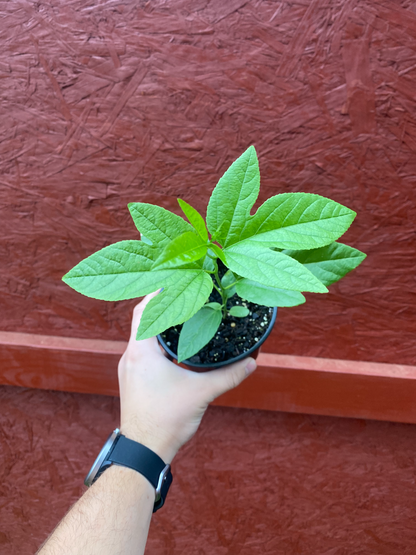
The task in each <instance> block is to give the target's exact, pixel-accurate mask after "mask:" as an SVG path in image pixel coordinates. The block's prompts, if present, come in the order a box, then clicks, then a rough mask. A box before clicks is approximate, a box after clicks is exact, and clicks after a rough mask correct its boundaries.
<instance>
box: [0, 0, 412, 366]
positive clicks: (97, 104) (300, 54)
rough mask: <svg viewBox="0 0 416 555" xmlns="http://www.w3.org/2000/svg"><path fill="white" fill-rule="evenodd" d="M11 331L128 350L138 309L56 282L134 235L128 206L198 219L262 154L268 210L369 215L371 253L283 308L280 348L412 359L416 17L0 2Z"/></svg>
mask: <svg viewBox="0 0 416 555" xmlns="http://www.w3.org/2000/svg"><path fill="white" fill-rule="evenodd" d="M0 9H1V12H2V13H1V19H0V21H1V39H0V40H1V47H2V58H1V61H0V77H1V80H0V83H1V96H2V100H1V112H2V114H1V120H0V121H1V124H0V126H1V142H0V169H1V174H2V176H1V181H0V221H1V224H2V225H1V230H2V237H1V240H0V259H1V260H2V265H1V267H0V299H1V300H0V303H1V306H0V313H1V328H2V329H4V330H9V331H23V332H33V333H45V334H55V335H69V336H78V337H89V338H101V337H103V338H107V339H124V338H126V336H127V331H128V327H129V318H130V313H129V310H127V307H129V308H130V307H131V303H118V304H109V303H105V302H101V301H94V300H87V299H86V298H84V297H81V296H80V295H78V294H76V293H75V292H73V291H71V290H70V289H69V288H68V287H66V286H65V285H64V284H63V283H61V281H60V277H61V276H62V275H63V274H64V273H65V272H66V271H67V270H68V269H70V268H71V267H72V266H73V265H74V264H76V263H77V262H78V261H79V260H81V259H82V258H84V257H85V256H87V255H89V254H91V253H92V252H94V251H96V250H97V249H99V248H101V247H104V246H105V245H108V244H109V243H111V242H115V241H118V240H121V239H127V238H135V237H137V233H136V231H135V228H134V226H133V223H132V222H131V221H130V216H129V214H128V211H127V208H126V204H127V202H129V201H143V202H151V203H156V204H159V205H161V206H164V207H165V208H168V209H171V210H174V211H177V212H179V211H178V208H177V204H176V200H175V199H176V197H178V196H180V197H182V198H184V199H185V200H187V201H188V202H190V203H191V204H193V205H195V207H196V208H198V209H200V210H204V208H205V206H206V204H207V201H208V198H209V195H210V192H211V190H212V189H213V187H214V186H215V184H216V182H217V179H218V178H219V177H220V176H221V175H222V173H223V172H224V171H225V170H226V168H227V167H228V166H229V164H230V163H231V162H232V161H233V160H234V159H235V158H236V157H237V156H238V155H239V154H241V153H242V152H243V151H244V150H245V149H246V148H247V147H248V145H250V144H254V145H255V146H256V148H257V150H258V154H259V157H260V166H261V174H262V191H261V200H262V201H263V200H264V199H266V198H267V197H269V196H271V195H274V194H276V193H279V192H284V191H306V192H315V193H319V194H322V195H326V196H329V197H331V198H333V199H335V200H337V201H339V202H341V203H344V204H346V205H347V206H349V207H351V208H353V209H355V210H356V211H357V212H358V214H359V215H358V218H357V220H356V223H355V224H354V226H353V228H352V229H351V231H349V232H348V233H347V235H346V236H345V242H347V243H349V244H352V245H354V246H356V247H357V248H359V249H361V250H364V251H365V252H367V253H368V259H367V260H366V262H365V263H364V264H363V265H362V267H360V268H359V269H358V270H357V271H356V272H355V273H354V274H352V275H351V276H349V277H347V278H346V279H345V280H344V281H342V282H341V283H340V284H337V285H334V286H332V287H331V292H330V293H329V294H328V295H326V296H320V295H315V296H314V295H308V300H307V303H306V305H303V306H300V307H297V308H294V309H286V310H285V309H283V310H281V311H280V315H279V322H278V325H277V326H276V328H275V331H274V333H273V336H272V338H271V340H270V341H269V343H268V345H267V350H269V351H275V352H279V353H287V354H299V355H309V356H321V357H332V358H340V359H345V358H347V359H348V358H349V359H358V360H375V361H380V362H400V363H404V364H413V363H414V360H415V355H416V342H415V341H414V337H415V332H416V311H415V303H414V299H415V297H414V256H415V250H416V249H415V245H416V236H415V232H414V229H415V224H414V222H415V220H416V207H415V202H414V198H415V195H414V188H415V182H416V177H415V174H416V162H415V160H416V158H415V155H416V115H415V90H416V86H415V85H416V66H415V64H414V60H415V50H416V8H415V5H414V3H412V2H408V1H407V0H403V1H395V2H394V1H388V0H381V1H379V2H373V1H370V0H363V1H360V2H357V1H356V0H325V1H323V0H312V1H311V2H286V1H282V2H275V1H262V2H257V1H255V0H249V1H247V0H230V1H227V2H224V1H222V0H212V1H210V2H208V1H207V0H203V1H200V0H197V1H192V2H191V1H184V0H172V1H170V2H168V3H167V2H165V1H162V0H156V1H152V2H144V1H141V2H137V1H118V2H107V3H98V2H94V1H90V0H79V1H76V2H64V1H62V0H52V1H51V2H44V3H42V2H40V3H38V2H30V1H28V0H22V1H20V2H6V3H3V4H2V5H1V8H0Z"/></svg>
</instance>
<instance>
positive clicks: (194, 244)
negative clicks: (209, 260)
mask: <svg viewBox="0 0 416 555" xmlns="http://www.w3.org/2000/svg"><path fill="white" fill-rule="evenodd" d="M207 249H208V245H207V243H204V241H203V240H202V239H201V237H200V236H199V235H197V234H196V233H195V232H193V231H187V232H186V233H182V235H179V237H176V238H175V239H173V240H172V241H171V242H170V243H168V244H167V245H166V247H165V248H164V250H163V252H162V253H161V255H160V256H159V258H158V259H157V260H156V262H155V263H154V265H153V269H159V270H160V269H162V268H174V267H177V266H182V265H183V264H189V263H190V262H194V261H195V260H199V259H200V258H202V257H204V256H205V255H206V253H207Z"/></svg>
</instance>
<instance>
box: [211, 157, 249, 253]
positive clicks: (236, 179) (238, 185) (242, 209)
mask: <svg viewBox="0 0 416 555" xmlns="http://www.w3.org/2000/svg"><path fill="white" fill-rule="evenodd" d="M259 190H260V172H259V164H258V161H257V155H256V150H255V148H254V146H250V147H249V148H248V149H247V150H246V151H245V152H244V153H243V154H242V155H241V156H240V157H239V158H238V159H237V160H236V161H235V162H234V163H233V164H232V165H231V166H230V168H229V169H228V170H227V171H226V172H225V174H224V175H223V176H222V177H221V179H220V180H219V182H218V184H217V186H216V187H215V189H214V190H213V192H212V195H211V198H210V200H209V203H208V208H207V224H208V229H209V232H210V233H211V235H214V234H215V238H216V241H218V243H220V244H221V245H222V246H224V247H225V246H227V245H231V244H232V243H235V242H236V241H237V240H238V238H239V236H240V234H241V230H242V229H243V227H244V224H245V222H246V220H247V218H248V217H249V216H250V210H251V209H252V207H253V204H254V203H255V201H256V198H257V196H258V194H259ZM221 225H222V227H221V230H220V232H219V233H218V230H219V228H220V226H221Z"/></svg>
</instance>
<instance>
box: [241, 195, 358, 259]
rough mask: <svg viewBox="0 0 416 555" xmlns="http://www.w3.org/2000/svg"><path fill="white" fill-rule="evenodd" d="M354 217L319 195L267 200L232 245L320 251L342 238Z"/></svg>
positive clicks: (346, 209) (283, 196)
mask: <svg viewBox="0 0 416 555" xmlns="http://www.w3.org/2000/svg"><path fill="white" fill-rule="evenodd" d="M355 216H356V213H355V212H354V211H352V210H350V209H349V208H346V207H345V206H342V205H341V204H338V203H337V202H335V201H333V200H330V199H327V198H325V197H321V196H320V195H313V194H309V193H284V194H281V195H276V196H274V197H271V198H269V199H268V200H266V202H265V203H264V204H262V206H260V208H259V209H258V210H257V212H256V213H255V215H254V216H251V217H250V218H249V220H248V221H247V222H246V225H245V228H244V230H243V231H242V233H241V235H240V236H239V237H238V238H236V237H235V236H234V237H233V242H234V243H237V242H242V241H244V240H245V239H250V241H251V242H255V243H258V244H259V245H260V246H263V247H278V248H282V249H294V250H305V249H314V248H319V247H323V246H325V245H328V244H329V243H332V242H333V241H335V240H336V239H338V238H339V237H341V235H342V234H343V233H345V231H347V229H348V228H349V226H350V225H351V223H352V221H353V220H354V218H355Z"/></svg>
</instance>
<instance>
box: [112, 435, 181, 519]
mask: <svg viewBox="0 0 416 555" xmlns="http://www.w3.org/2000/svg"><path fill="white" fill-rule="evenodd" d="M107 461H108V462H109V463H110V464H111V463H113V464H118V465H121V466H127V467H128V468H132V469H133V470H136V471H137V472H139V473H140V474H142V475H143V476H144V477H145V478H146V479H147V480H149V482H150V483H151V484H152V486H153V487H154V488H155V490H156V498H155V504H154V507H153V512H156V511H157V510H158V509H160V508H161V507H163V504H164V502H165V498H166V495H167V493H168V490H169V487H170V485H171V483H172V479H173V477H172V472H171V469H170V465H167V464H165V463H164V462H163V460H162V459H161V458H160V457H159V455H157V454H156V453H154V452H153V451H152V450H151V449H149V448H148V447H146V446H144V445H142V444H141V443H137V442H136V441H133V440H131V439H128V438H127V437H125V436H123V435H121V434H120V435H119V436H118V438H117V439H116V441H115V442H114V446H113V448H112V449H111V451H110V453H109V454H108V455H107V457H106V462H107Z"/></svg>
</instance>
